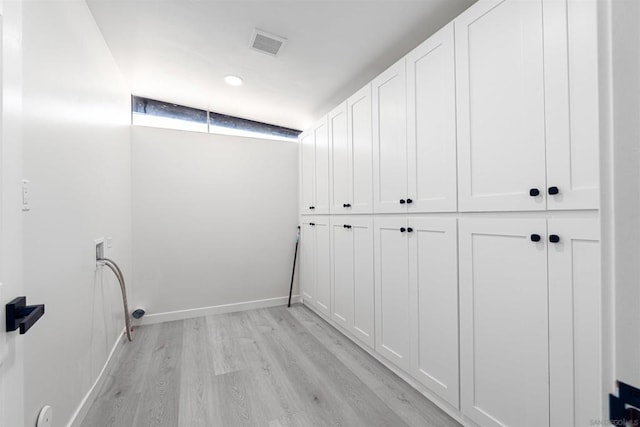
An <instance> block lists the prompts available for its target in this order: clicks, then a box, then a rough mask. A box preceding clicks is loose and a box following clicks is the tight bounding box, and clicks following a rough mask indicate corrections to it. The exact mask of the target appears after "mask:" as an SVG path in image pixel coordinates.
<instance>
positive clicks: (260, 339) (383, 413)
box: [82, 305, 459, 427]
mask: <svg viewBox="0 0 640 427" xmlns="http://www.w3.org/2000/svg"><path fill="white" fill-rule="evenodd" d="M245 425H247V426H248V425H250V426H269V427H279V426H329V425H332V426H347V427H352V426H394V427H395V426H407V425H409V426H458V425H459V424H457V423H456V422H455V421H454V420H453V419H451V418H450V417H449V416H447V415H446V414H445V413H444V412H442V411H441V410H440V409H438V408H437V407H436V406H435V405H434V404H433V403H431V402H430V401H429V400H427V399H426V398H424V397H423V396H422V395H421V394H420V393H418V392H417V391H415V390H414V389H413V388H411V387H410V386H409V385H408V384H406V383H405V382H404V381H402V380H401V379H400V378H399V377H397V376H396V375H395V374H393V373H392V372H391V371H389V370H388V369H387V368H385V367H384V366H383V365H381V364H380V363H379V362H378V361H376V360H375V359H373V358H372V357H371V356H370V355H368V354H367V353H366V352H365V351H364V350H362V349H361V348H359V347H358V346H357V345H355V344H354V343H352V342H351V341H350V340H349V339H348V338H346V337H344V336H343V335H342V334H341V333H340V332H338V331H337V330H335V329H334V328H333V327H331V326H330V325H329V324H328V323H326V322H325V321H323V320H322V319H321V318H319V317H318V316H317V315H315V314H314V313H313V312H311V311H310V310H309V309H307V308H306V307H304V306H302V305H295V306H293V307H292V308H290V309H287V308H286V307H277V308H271V309H262V310H253V311H245V312H240V313H231V314H223V315H216V316H209V317H202V318H197V319H191V320H184V321H176V322H170V323H164V324H159V325H152V326H144V327H140V328H138V329H137V330H136V335H135V339H134V342H133V343H128V344H126V348H125V349H123V350H122V351H121V352H120V355H119V357H118V360H117V361H116V363H115V365H114V370H113V372H111V373H110V374H109V376H108V379H107V381H105V383H104V385H103V387H102V390H101V391H100V394H99V397H98V398H97V400H96V401H95V402H94V403H93V404H92V406H91V408H90V409H89V412H88V414H87V416H86V417H85V419H84V421H83V424H82V426H85V427H100V426H118V427H127V426H136V427H142V426H180V427H196V426H207V427H211V426H225V427H232V426H245Z"/></svg>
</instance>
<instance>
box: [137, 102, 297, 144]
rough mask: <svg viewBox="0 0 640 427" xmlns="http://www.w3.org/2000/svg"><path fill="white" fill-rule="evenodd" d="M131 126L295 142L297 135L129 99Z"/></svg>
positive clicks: (237, 119)
mask: <svg viewBox="0 0 640 427" xmlns="http://www.w3.org/2000/svg"><path fill="white" fill-rule="evenodd" d="M131 124H133V125H136V126H151V127H159V128H166V129H179V130H188V131H196V132H208V133H214V134H221V135H233V136H246V137H250V138H262V139H273V140H278V141H290V142H297V140H298V135H300V133H301V131H299V130H296V129H289V128H285V127H282V126H276V125H272V124H268V123H262V122H256V121H254V120H248V119H243V118H240V117H235V116H228V115H226V114H220V113H215V112H213V111H206V110H199V109H197V108H191V107H185V106H183V105H177V104H171V103H168V102H164V101H157V100H154V99H149V98H143V97H140V96H132V97H131Z"/></svg>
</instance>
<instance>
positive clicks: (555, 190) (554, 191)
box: [549, 187, 560, 196]
mask: <svg viewBox="0 0 640 427" xmlns="http://www.w3.org/2000/svg"><path fill="white" fill-rule="evenodd" d="M558 193H560V189H559V188H558V187H549V194H551V195H552V196H555V195H556V194H558Z"/></svg>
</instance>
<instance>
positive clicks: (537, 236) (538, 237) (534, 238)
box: [531, 234, 541, 242]
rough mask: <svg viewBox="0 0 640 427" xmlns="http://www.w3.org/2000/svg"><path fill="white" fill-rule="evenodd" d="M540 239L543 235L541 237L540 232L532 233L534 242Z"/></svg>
mask: <svg viewBox="0 0 640 427" xmlns="http://www.w3.org/2000/svg"><path fill="white" fill-rule="evenodd" d="M540 239H541V237H540V235H539V234H532V235H531V241H532V242H539V241H540Z"/></svg>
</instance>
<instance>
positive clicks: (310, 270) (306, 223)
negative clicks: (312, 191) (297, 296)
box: [300, 216, 316, 305]
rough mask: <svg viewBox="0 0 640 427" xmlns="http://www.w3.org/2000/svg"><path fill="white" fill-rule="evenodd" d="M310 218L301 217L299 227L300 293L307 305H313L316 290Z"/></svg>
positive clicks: (311, 219)
mask: <svg viewBox="0 0 640 427" xmlns="http://www.w3.org/2000/svg"><path fill="white" fill-rule="evenodd" d="M314 227H315V222H314V218H313V217H312V216H303V217H302V223H301V225H300V291H301V292H300V293H301V294H302V299H303V301H304V303H305V304H307V305H314V304H315V300H314V298H315V294H316V291H315V288H316V272H315V259H316V255H315V253H316V249H315V248H316V236H315V228H314Z"/></svg>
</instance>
